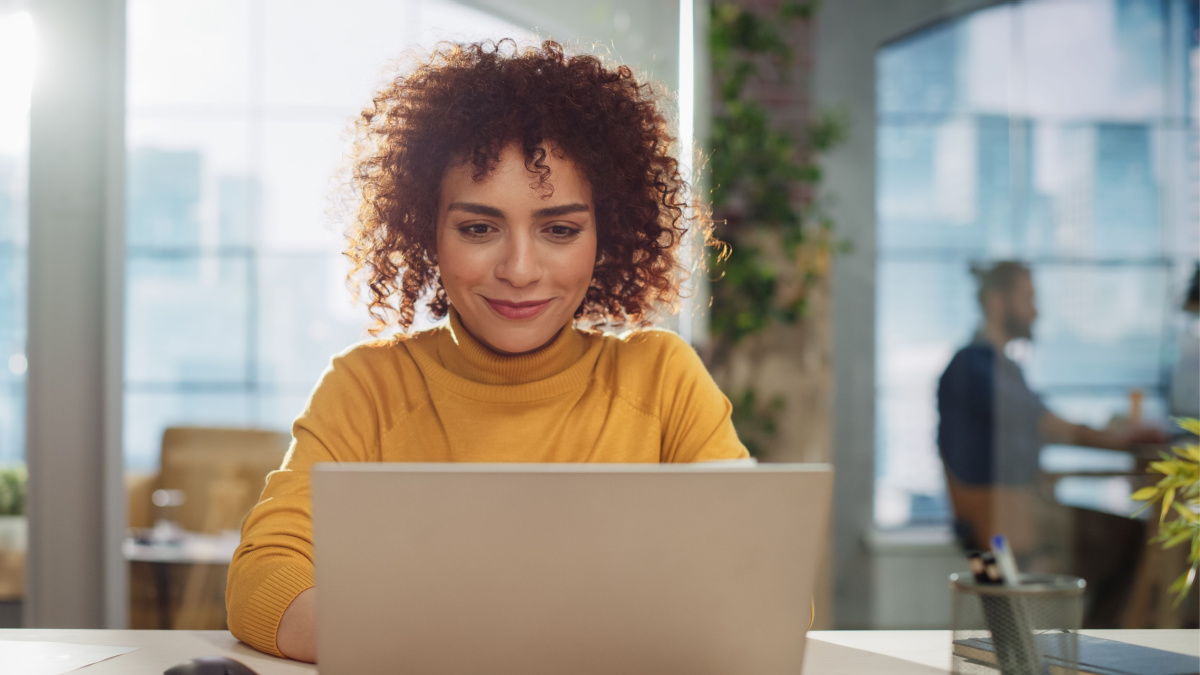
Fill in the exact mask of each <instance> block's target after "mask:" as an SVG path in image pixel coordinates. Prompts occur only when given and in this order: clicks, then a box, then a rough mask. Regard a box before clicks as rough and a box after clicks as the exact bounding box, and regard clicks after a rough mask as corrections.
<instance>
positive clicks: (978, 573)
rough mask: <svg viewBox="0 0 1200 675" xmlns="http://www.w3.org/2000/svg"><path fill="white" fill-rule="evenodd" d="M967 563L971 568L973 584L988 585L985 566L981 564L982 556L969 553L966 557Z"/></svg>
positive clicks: (975, 552) (974, 552) (972, 552)
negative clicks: (973, 576) (973, 578)
mask: <svg viewBox="0 0 1200 675" xmlns="http://www.w3.org/2000/svg"><path fill="white" fill-rule="evenodd" d="M967 562H968V564H970V566H971V574H973V575H975V583H977V584H986V583H988V578H987V566H986V565H984V564H983V556H982V555H980V554H979V551H971V553H970V554H969V555H967Z"/></svg>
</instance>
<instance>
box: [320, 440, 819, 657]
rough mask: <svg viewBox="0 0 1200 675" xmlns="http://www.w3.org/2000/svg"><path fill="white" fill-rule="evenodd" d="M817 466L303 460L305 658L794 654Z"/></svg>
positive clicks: (807, 587) (815, 554)
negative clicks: (310, 535)
mask: <svg viewBox="0 0 1200 675" xmlns="http://www.w3.org/2000/svg"><path fill="white" fill-rule="evenodd" d="M832 490H833V474H832V470H831V469H830V468H829V467H828V465H785V464H769V465H759V466H757V467H751V468H726V467H707V466H705V465H703V464H698V465H611V464H607V465H604V464H549V465H537V464H483V465H481V464H339V465H334V464H324V465H322V464H318V465H317V466H316V467H314V472H313V521H314V537H315V557H316V560H315V565H316V589H317V590H316V593H317V635H318V639H317V653H318V658H319V661H320V669H321V672H322V673H331V674H333V675H338V674H347V675H348V674H351V673H354V674H364V673H395V672H409V673H484V672H486V673H522V674H532V673H556V674H557V673H581V674H587V673H656V674H657V673H672V672H674V673H696V674H700V673H713V674H717V673H720V674H722V675H728V673H757V674H770V673H791V674H794V673H798V672H800V668H801V664H802V662H803V657H804V644H805V631H806V630H807V628H808V625H809V618H810V601H811V598H812V595H813V584H814V580H815V578H816V570H817V565H818V561H819V559H820V553H821V551H822V550H823V548H824V546H825V537H826V532H827V523H828V519H829V506H830V500H831V496H832Z"/></svg>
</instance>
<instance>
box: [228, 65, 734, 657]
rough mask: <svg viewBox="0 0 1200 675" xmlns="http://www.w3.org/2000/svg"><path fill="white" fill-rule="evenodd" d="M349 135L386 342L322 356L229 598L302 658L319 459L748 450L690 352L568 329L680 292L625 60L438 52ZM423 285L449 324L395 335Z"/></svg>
mask: <svg viewBox="0 0 1200 675" xmlns="http://www.w3.org/2000/svg"><path fill="white" fill-rule="evenodd" d="M358 128H359V131H360V143H359V145H358V157H357V160H356V163H355V166H354V185H355V188H356V193H357V196H358V197H359V198H360V199H361V204H360V207H359V209H358V211H357V217H356V221H355V224H354V226H353V227H352V228H351V231H350V233H349V240H350V245H349V249H348V251H347V254H348V255H349V256H350V257H351V259H352V260H353V261H354V270H353V271H352V272H351V278H352V280H354V281H355V282H356V283H359V284H361V285H362V286H363V287H365V288H366V289H368V290H369V296H370V297H369V305H370V311H371V314H372V316H373V317H374V318H375V319H376V325H375V330H376V331H378V330H381V329H382V328H385V327H387V326H388V325H395V326H398V327H399V329H400V333H399V335H398V336H397V337H395V338H392V339H387V340H377V341H374V342H367V343H363V344H359V345H356V346H354V347H352V348H351V349H349V350H347V351H346V352H344V353H342V354H340V355H338V356H336V357H334V359H333V361H332V363H331V365H330V366H329V368H328V370H326V372H325V374H324V375H323V376H322V378H321V381H320V383H319V384H318V385H317V387H316V389H315V390H314V391H313V394H312V397H311V398H310V400H309V403H308V405H307V407H306V408H305V410H304V412H303V413H302V414H301V415H300V417H299V418H298V419H297V420H296V423H295V425H294V427H293V434H294V440H293V442H292V447H291V449H290V451H289V452H288V454H287V457H286V459H285V460H284V463H283V466H282V468H281V469H280V470H279V471H276V472H274V473H272V474H271V475H270V477H269V478H268V480H267V485H266V488H265V489H264V490H263V494H262V498H261V500H260V502H259V503H258V505H257V506H256V507H255V508H254V510H253V511H251V513H250V515H249V516H248V517H247V518H246V521H245V524H244V525H243V528H242V543H241V546H240V547H239V548H238V550H237V553H236V555H235V556H234V560H233V563H232V564H231V566H230V569H229V584H228V587H227V591H226V602H227V605H228V609H229V627H230V630H231V631H232V632H233V633H234V635H236V636H237V637H238V638H239V639H241V640H243V641H244V642H247V643H248V644H250V645H252V646H254V647H255V648H257V649H259V650H262V651H264V652H268V653H272V654H276V655H283V656H288V657H290V658H294V659H299V660H304V661H314V660H315V657H316V653H315V651H316V649H315V645H316V641H315V636H314V632H315V631H314V625H315V615H314V591H313V566H312V520H311V512H310V493H309V485H310V484H309V471H310V468H311V466H312V465H313V463H315V462H400V461H404V462H411V461H420V462H431V461H432V462H462V461H468V462H694V461H702V460H714V459H732V458H739V457H745V456H746V455H747V453H746V449H745V448H744V447H743V445H742V444H741V443H740V442H739V441H738V438H737V435H736V433H735V432H734V429H733V425H732V423H731V421H730V405H729V401H728V400H727V399H726V398H725V397H724V396H723V395H722V394H721V392H720V391H719V390H718V389H717V387H716V385H715V384H714V383H713V381H712V378H711V377H710V376H709V375H708V373H707V371H706V370H705V369H704V366H703V364H702V363H701V362H700V359H699V358H697V356H696V354H695V352H694V351H693V350H692V349H691V348H690V347H689V346H688V345H687V344H686V343H684V342H683V341H682V340H680V339H679V338H678V337H676V336H675V335H673V334H671V333H669V332H665V331H655V330H640V331H633V332H631V333H628V334H626V335H625V336H623V337H613V336H609V335H603V334H601V333H599V332H595V331H591V330H584V329H583V328H581V327H577V325H576V324H579V325H580V326H585V325H591V326H595V325H598V324H607V325H611V326H622V325H628V326H633V327H637V328H645V327H646V326H647V325H648V324H649V319H650V316H651V313H652V311H653V310H654V309H655V308H656V307H661V306H670V305H672V304H673V303H674V301H675V300H676V299H677V296H678V288H679V286H678V284H679V277H680V275H679V272H680V271H681V270H680V265H679V261H678V250H679V244H680V242H681V241H682V240H683V235H684V233H685V232H686V229H685V227H684V224H683V209H684V207H685V205H686V203H685V193H686V189H687V186H686V184H685V182H684V181H683V180H682V179H681V177H680V175H679V171H678V164H677V163H676V161H675V160H674V159H673V158H671V157H670V155H669V154H667V153H668V148H669V146H670V145H671V142H672V140H673V139H671V138H670V136H669V135H668V133H667V123H666V120H665V119H664V117H663V115H662V114H661V113H660V112H659V111H658V109H657V107H656V100H655V94H654V92H653V91H652V90H651V88H650V87H649V86H648V85H646V84H642V83H639V82H637V81H636V80H635V79H634V77H633V75H632V73H631V71H630V70H629V68H627V67H625V66H621V67H619V68H616V69H610V68H605V67H604V66H603V65H602V64H601V63H600V61H598V60H597V59H595V58H592V57H588V56H574V57H567V56H565V55H564V54H563V51H562V48H561V47H560V46H559V45H557V44H555V43H553V42H546V43H544V44H543V45H542V46H541V48H540V49H538V48H530V49H526V50H524V51H518V50H517V49H516V47H515V46H514V45H513V44H512V42H511V41H503V42H501V43H499V44H491V43H488V44H473V45H465V46H452V47H447V48H445V49H442V50H440V51H438V52H436V53H435V54H434V55H433V56H432V58H431V59H430V60H429V61H427V62H425V63H424V64H422V65H421V66H419V67H418V68H416V69H415V71H413V72H412V73H409V74H407V75H404V76H401V77H398V78H397V79H396V80H395V81H393V82H392V83H391V84H390V85H388V86H387V87H385V88H384V89H383V90H381V91H380V92H379V93H378V95H376V97H375V98H374V100H373V102H372V105H371V106H370V107H368V108H367V109H366V110H365V111H364V112H363V113H362V116H361V118H360V120H359V122H358ZM426 294H428V295H429V297H432V300H431V301H430V302H429V311H430V312H431V313H432V314H433V315H434V316H435V317H439V318H440V317H444V316H447V315H448V316H449V322H448V323H447V324H446V325H443V326H441V327H437V328H433V329H431V330H427V331H422V332H418V333H415V334H407V333H408V332H409V328H410V327H411V326H412V322H413V317H414V311H415V307H416V303H417V300H418V298H421V297H422V296H425V295H426ZM363 515H364V517H372V516H376V515H377V514H363ZM380 526H381V527H386V521H384V520H381V522H380Z"/></svg>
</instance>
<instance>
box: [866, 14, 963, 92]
mask: <svg viewBox="0 0 1200 675" xmlns="http://www.w3.org/2000/svg"><path fill="white" fill-rule="evenodd" d="M960 28H961V25H960V22H957V21H946V22H944V23H941V24H938V25H937V26H934V27H932V28H930V29H928V30H925V31H921V33H919V34H917V35H914V36H912V37H909V38H906V39H904V40H902V41H900V42H897V43H894V44H891V45H888V46H887V47H885V48H884V49H882V50H880V52H879V57H878V58H877V59H876V82H877V87H876V91H877V93H876V95H877V96H878V99H877V103H876V106H877V107H878V109H879V111H880V112H881V113H885V114H889V113H902V114H905V113H907V114H911V113H926V114H948V113H950V112H953V111H954V110H955V109H956V108H957V107H958V103H959V100H958V99H959V91H958V73H957V68H958V62H959V59H958V56H959V44H960V40H959V37H960V36H959V31H960Z"/></svg>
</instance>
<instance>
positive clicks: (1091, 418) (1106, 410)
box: [1042, 387, 1166, 452]
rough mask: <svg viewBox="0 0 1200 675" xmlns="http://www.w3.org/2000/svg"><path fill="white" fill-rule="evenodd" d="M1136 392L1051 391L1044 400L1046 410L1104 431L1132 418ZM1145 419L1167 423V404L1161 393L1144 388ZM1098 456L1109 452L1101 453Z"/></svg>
mask: <svg viewBox="0 0 1200 675" xmlns="http://www.w3.org/2000/svg"><path fill="white" fill-rule="evenodd" d="M1132 389H1134V388H1133V387H1130V388H1128V389H1126V388H1122V387H1116V388H1112V389H1108V390H1104V389H1100V390H1078V389H1072V388H1063V389H1055V388H1047V389H1045V391H1044V395H1043V396H1042V401H1043V402H1044V403H1045V404H1046V407H1047V408H1049V409H1050V410H1053V411H1054V413H1055V414H1057V415H1058V416H1059V417H1062V418H1063V419H1068V420H1071V421H1072V422H1077V423H1079V424H1086V425H1088V426H1092V427H1096V428H1098V429H1102V428H1104V427H1106V426H1108V425H1109V424H1111V423H1113V422H1116V421H1120V420H1125V419H1128V418H1129V409H1130V405H1131V404H1130V394H1129V392H1130V391H1131V390H1132ZM1140 391H1141V392H1142V404H1141V405H1142V419H1143V420H1146V421H1156V422H1165V421H1166V402H1165V401H1164V400H1163V397H1162V395H1161V393H1160V392H1159V390H1158V389H1155V388H1141V389H1140ZM1097 452H1105V451H1104V450H1098V451H1097Z"/></svg>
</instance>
